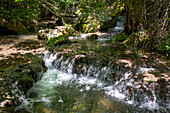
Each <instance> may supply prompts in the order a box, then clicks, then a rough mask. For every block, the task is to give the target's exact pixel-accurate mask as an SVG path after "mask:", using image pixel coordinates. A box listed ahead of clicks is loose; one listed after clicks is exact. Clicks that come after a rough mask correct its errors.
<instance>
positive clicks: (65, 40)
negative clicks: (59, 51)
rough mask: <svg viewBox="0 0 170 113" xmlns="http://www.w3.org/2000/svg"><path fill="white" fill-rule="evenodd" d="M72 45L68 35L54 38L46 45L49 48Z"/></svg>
mask: <svg viewBox="0 0 170 113" xmlns="http://www.w3.org/2000/svg"><path fill="white" fill-rule="evenodd" d="M68 43H70V40H69V39H68V35H61V36H58V37H54V38H50V39H49V40H48V41H47V43H46V45H47V46H49V47H55V46H57V45H61V44H68Z"/></svg>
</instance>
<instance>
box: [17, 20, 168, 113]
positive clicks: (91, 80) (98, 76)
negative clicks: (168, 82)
mask: <svg viewBox="0 0 170 113" xmlns="http://www.w3.org/2000/svg"><path fill="white" fill-rule="evenodd" d="M120 20H121V19H120ZM121 21H122V20H121ZM118 24H119V26H117V28H115V29H118V30H122V29H123V28H122V27H121V28H119V27H120V26H123V24H122V22H120V23H118ZM118 24H117V25H118ZM116 32H117V31H116ZM80 45H81V48H84V49H86V51H87V53H88V51H97V52H98V53H102V54H107V55H109V56H111V59H114V60H110V59H109V58H106V59H108V61H106V62H104V63H103V62H101V60H98V59H97V57H99V56H97V57H96V59H95V58H93V59H90V58H84V57H82V58H78V57H77V55H73V56H71V57H66V56H65V54H61V53H56V54H54V53H51V52H49V51H46V52H45V53H44V61H45V64H46V66H47V67H48V70H47V71H46V72H45V73H44V74H43V75H42V78H41V80H39V81H38V82H37V83H35V84H34V86H33V87H32V88H31V89H30V90H29V91H28V92H27V95H26V97H25V98H24V99H23V103H22V104H21V105H20V106H18V107H16V112H17V113H26V112H33V113H142V112H160V113H164V112H167V113H168V110H169V108H170V107H169V102H168V99H169V98H168V96H167V97H166V98H164V99H162V98H161V96H158V94H159V93H158V91H156V90H157V89H156V87H155V82H151V83H148V84H147V82H146V84H145V85H144V84H143V81H142V80H143V78H142V79H140V74H142V73H147V72H149V71H154V70H157V69H155V68H154V67H153V66H152V65H150V64H149V65H147V66H146V65H144V64H142V63H141V62H140V64H138V62H137V60H135V59H134V58H135V57H136V56H135V57H134V58H132V59H133V62H134V64H136V65H134V64H133V65H131V64H130V63H129V62H128V63H129V65H125V64H124V63H117V61H118V60H119V59H121V58H124V59H126V58H127V57H129V56H128V55H126V54H125V53H124V51H123V50H121V47H118V48H116V47H112V46H110V45H107V44H106V43H105V42H99V41H91V42H89V41H81V42H80ZM80 45H79V46H80ZM120 46H122V45H120ZM77 47H78V46H77ZM133 55H134V54H130V56H133ZM79 56H83V55H79ZM83 59H86V60H83ZM103 61H105V60H103ZM123 61H126V62H127V60H123ZM147 85H148V88H147V87H146V86H147ZM160 86H161V85H160Z"/></svg>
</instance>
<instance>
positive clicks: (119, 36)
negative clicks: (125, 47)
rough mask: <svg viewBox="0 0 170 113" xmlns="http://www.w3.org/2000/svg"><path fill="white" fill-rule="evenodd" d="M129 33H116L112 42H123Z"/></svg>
mask: <svg viewBox="0 0 170 113" xmlns="http://www.w3.org/2000/svg"><path fill="white" fill-rule="evenodd" d="M126 38H127V35H125V34H123V33H120V34H116V35H114V36H113V38H112V39H111V42H112V43H116V42H123V41H124V40H126Z"/></svg>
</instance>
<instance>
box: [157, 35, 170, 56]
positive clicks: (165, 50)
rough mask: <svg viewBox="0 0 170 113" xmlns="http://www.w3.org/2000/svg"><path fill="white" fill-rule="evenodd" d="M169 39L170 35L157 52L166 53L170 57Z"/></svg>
mask: <svg viewBox="0 0 170 113" xmlns="http://www.w3.org/2000/svg"><path fill="white" fill-rule="evenodd" d="M169 37H170V34H168V35H167V38H166V39H164V40H163V41H162V43H161V45H160V46H159V48H157V50H159V51H161V52H163V53H165V54H166V56H167V57H169V55H170V38H169Z"/></svg>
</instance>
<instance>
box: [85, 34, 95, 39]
mask: <svg viewBox="0 0 170 113" xmlns="http://www.w3.org/2000/svg"><path fill="white" fill-rule="evenodd" d="M86 38H87V39H88V40H96V39H98V35H97V34H90V35H87V37H86Z"/></svg>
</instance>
